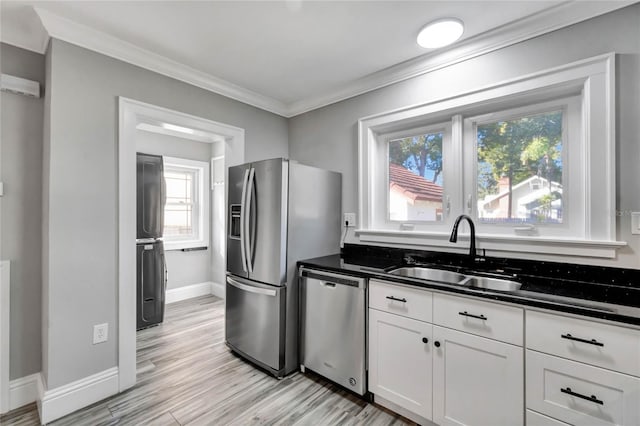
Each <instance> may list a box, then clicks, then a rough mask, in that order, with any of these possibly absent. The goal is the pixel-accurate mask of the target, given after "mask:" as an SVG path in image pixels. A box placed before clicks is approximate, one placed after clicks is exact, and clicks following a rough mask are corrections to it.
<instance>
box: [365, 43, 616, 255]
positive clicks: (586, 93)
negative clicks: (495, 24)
mask: <svg viewBox="0 0 640 426" xmlns="http://www.w3.org/2000/svg"><path fill="white" fill-rule="evenodd" d="M614 64H615V54H614V53H608V54H604V55H599V56H596V57H592V58H587V59H584V60H581V61H577V62H573V63H570V64H566V65H563V66H560V67H555V68H552V69H548V70H543V71H540V72H536V73H532V74H529V75H525V76H521V77H517V78H514V79H510V80H507V81H503V82H500V83H496V84H492V85H488V86H485V87H481V88H477V89H474V90H471V91H468V92H464V93H459V94H454V95H451V96H447V97H444V98H441V99H438V100H434V101H432V102H428V103H423V104H419V105H413V106H407V107H403V108H399V109H396V110H392V111H389V112H382V113H379V114H375V115H372V116H369V117H364V118H361V119H360V120H359V122H358V149H359V154H358V167H359V170H358V191H359V193H358V205H359V207H360V211H359V215H360V216H359V221H358V222H359V223H360V225H361V227H362V229H361V230H360V231H358V232H357V234H358V235H359V236H360V239H361V240H362V241H367V242H378V243H390V244H401V243H403V242H404V243H407V242H411V243H412V244H414V245H416V244H417V245H426V246H434V245H435V246H440V244H436V243H435V242H434V241H433V238H436V239H437V237H435V235H436V234H435V233H434V232H433V231H431V230H429V229H428V228H427V225H421V228H420V227H418V226H416V227H415V229H416V232H411V233H408V232H406V231H405V232H402V231H398V230H397V229H394V228H390V227H387V228H386V231H387V232H384V231H383V226H381V225H380V223H381V220H380V218H379V217H378V216H379V213H378V210H377V209H376V206H377V205H378V203H379V201H378V200H377V199H376V197H378V196H380V194H381V193H382V191H387V189H386V186H384V185H383V186H380V184H379V182H377V181H375V180H374V179H372V178H371V176H372V173H371V172H370V170H377V168H379V167H380V164H378V163H377V161H379V158H380V153H379V151H378V146H379V140H380V139H381V138H383V137H384V135H385V134H387V133H390V132H393V131H398V130H401V129H403V128H410V127H415V126H419V125H421V124H425V123H428V122H431V120H440V119H441V116H442V114H444V113H446V114H449V115H451V114H465V115H466V114H468V115H469V116H474V115H477V114H478V113H482V110H486V109H487V108H485V106H486V105H488V104H489V103H491V102H494V101H499V102H501V106H500V108H507V107H508V105H506V103H509V102H518V99H520V98H522V99H523V100H524V101H526V102H535V101H536V100H538V101H540V100H543V99H544V98H545V97H548V96H550V95H555V96H565V95H567V94H573V93H575V92H576V91H581V92H582V93H583V99H582V102H583V106H582V109H583V117H584V126H583V127H584V130H583V132H582V135H581V142H580V153H584V154H581V155H584V157H586V158H584V159H583V160H580V159H579V160H578V161H580V165H581V168H580V170H581V175H580V176H582V179H575V180H576V181H579V180H582V181H584V185H585V188H584V193H585V194H586V200H585V202H584V203H580V202H578V203H577V204H575V203H574V204H573V207H572V208H574V209H578V210H580V209H581V208H582V209H583V210H584V211H585V212H586V218H585V222H586V223H585V224H584V226H583V228H584V229H583V230H579V231H580V232H578V231H573V230H572V232H574V233H573V234H571V235H547V236H544V235H543V236H541V237H536V238H529V239H527V238H523V237H522V236H519V235H511V236H507V235H505V236H501V237H495V236H491V237H490V238H491V239H490V241H491V248H493V249H496V250H499V251H516V252H533V253H545V254H554V255H565V256H572V255H573V256H585V257H606V258H613V257H615V250H617V249H618V248H620V247H622V246H624V245H626V243H623V242H616V241H612V240H613V239H615V235H616V234H615V223H616V222H615V219H616V218H615V215H613V214H611V212H613V211H614V210H615V161H614V156H615V133H614V131H615V111H614V107H615V99H614V96H615V85H614V74H615V70H614ZM569 92H570V93H569ZM503 101H504V102H503ZM502 103H504V104H505V105H502ZM492 105H493V104H492ZM453 117H454V118H453V119H455V117H456V116H455V115H454V116H453ZM467 143H468V141H467ZM467 157H468V156H467ZM603 164H604V167H603ZM376 166H377V167H376ZM384 166H385V167H386V164H385V165H384ZM463 169H464V170H471V169H472V167H471V165H469V164H464V166H463ZM445 182H446V180H445ZM385 185H386V184H385ZM472 186H473V185H469V183H468V182H467V183H466V187H465V188H464V191H465V193H460V194H452V199H454V200H455V198H459V199H458V200H457V202H458V203H459V202H460V201H462V198H463V197H465V195H467V193H468V192H469V193H470V191H471V189H470V188H471V187H472ZM575 190H576V191H578V190H580V188H576V189H575ZM453 195H455V197H454V196H453ZM465 199H466V197H465ZM472 205H473V203H472ZM454 211H455V210H454ZM459 212H460V213H462V209H460V210H459ZM454 214H455V213H454ZM376 215H377V216H376ZM472 217H474V214H472ZM432 229H433V228H432ZM439 231H442V230H439ZM479 232H482V230H480V231H479ZM494 232H495V231H494V230H485V235H487V234H493V233H494ZM407 239H409V240H407ZM523 241H527V244H522V242H523ZM534 242H538V243H537V244H534ZM528 245H529V246H531V247H529V248H528V247H527V246H528Z"/></svg>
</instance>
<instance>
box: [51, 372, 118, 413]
mask: <svg viewBox="0 0 640 426" xmlns="http://www.w3.org/2000/svg"><path fill="white" fill-rule="evenodd" d="M39 382H40V383H39V387H40V392H41V393H40V398H39V401H38V410H39V411H40V423H42V424H47V423H49V422H52V421H54V420H56V419H59V418H61V417H63V416H66V415H67V414H71V413H73V412H74V411H77V410H79V409H81V408H84V407H86V406H88V405H91V404H93V403H94V402H98V401H100V400H103V399H105V398H107V397H109V396H112V395H115V394H117V393H118V367H113V368H110V369H108V370H105V371H102V372H100V373H97V374H94V375H92V376H89V377H85V378H84V379H80V380H77V381H75V382H72V383H69V384H67V385H64V386H60V387H57V388H55V389H48V390H45V389H44V386H43V384H42V379H40V380H39Z"/></svg>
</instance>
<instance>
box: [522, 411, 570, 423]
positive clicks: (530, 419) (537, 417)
mask: <svg viewBox="0 0 640 426" xmlns="http://www.w3.org/2000/svg"><path fill="white" fill-rule="evenodd" d="M527 426H569V424H568V423H565V422H561V421H560V420H556V419H552V418H551V417H547V416H545V415H542V414H540V413H536V412H535V411H531V410H527Z"/></svg>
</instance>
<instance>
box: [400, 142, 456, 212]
mask: <svg viewBox="0 0 640 426" xmlns="http://www.w3.org/2000/svg"><path fill="white" fill-rule="evenodd" d="M443 137H444V131H443V130H431V131H424V132H421V133H417V134H416V133H413V134H411V135H410V136H403V137H399V138H392V139H391V140H389V142H388V155H389V168H388V176H389V194H388V209H389V220H390V221H402V222H424V221H441V220H442V207H443V200H442V185H443V177H442V140H443Z"/></svg>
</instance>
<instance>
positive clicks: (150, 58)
mask: <svg viewBox="0 0 640 426" xmlns="http://www.w3.org/2000/svg"><path fill="white" fill-rule="evenodd" d="M34 9H35V11H36V13H37V14H38V16H39V17H40V20H41V21H42V25H43V26H44V28H45V30H46V31H47V33H48V35H49V37H52V38H55V39H58V40H62V41H66V42H68V43H71V44H75V45H76V46H80V47H83V48H85V49H89V50H93V51H95V52H98V53H101V54H103V55H106V56H110V57H112V58H116V59H119V60H121V61H124V62H128V63H130V64H133V65H137V66H139V67H141V68H145V69H148V70H151V71H154V72H157V73H159V74H162V75H166V76H168V77H171V78H175V79H176V80H180V81H183V82H185V83H189V84H192V85H194V86H197V87H200V88H202V89H205V90H208V91H210V92H214V93H217V94H220V95H223V96H226V97H228V98H231V99H235V100H237V101H240V102H243V103H246V104H249V105H252V106H254V107H257V108H260V109H263V110H266V111H269V112H273V113H274V114H278V115H286V114H287V106H286V104H285V103H284V102H281V101H278V100H276V99H273V98H270V97H268V96H264V95H261V94H259V93H256V92H254V91H251V90H248V89H245V88H243V87H240V86H238V85H236V84H233V83H231V82H229V81H226V80H223V79H221V78H218V77H215V76H212V75H210V74H207V73H204V72H202V71H198V70H196V69H194V68H191V67H189V66H187V65H184V64H181V63H179V62H176V61H174V60H171V59H168V58H166V57H164V56H161V55H158V54H156V53H153V52H150V51H148V50H146V49H142V48H140V47H138V46H136V45H134V44H131V43H128V42H126V41H123V40H121V39H118V38H116V37H113V36H110V35H108V34H105V33H103V32H100V31H97V30H94V29H93V28H90V27H87V26H85V25H82V24H78V23H77V22H74V21H71V20H69V19H65V18H62V17H60V16H57V15H55V14H53V13H51V12H49V11H47V10H44V9H41V8H37V7H36V8H34Z"/></svg>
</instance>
